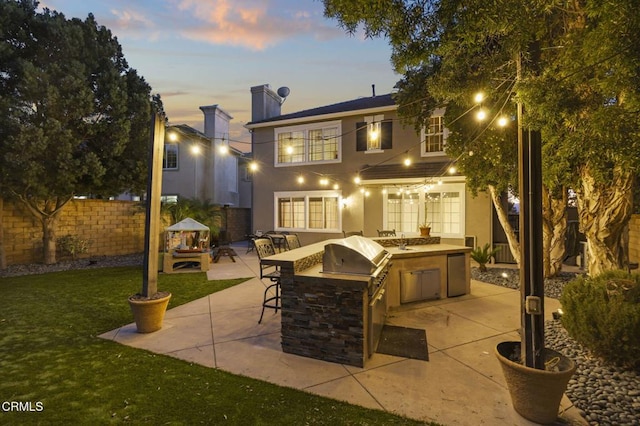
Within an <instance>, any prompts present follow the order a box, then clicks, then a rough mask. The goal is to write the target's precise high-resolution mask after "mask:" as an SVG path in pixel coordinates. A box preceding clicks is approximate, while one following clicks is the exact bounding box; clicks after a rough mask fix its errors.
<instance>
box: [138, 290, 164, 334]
mask: <svg viewBox="0 0 640 426" xmlns="http://www.w3.org/2000/svg"><path fill="white" fill-rule="evenodd" d="M169 299H171V293H169V292H166V291H165V292H159V293H157V294H156V296H155V297H153V298H151V299H146V298H143V297H140V296H138V295H135V296H131V297H129V306H130V307H131V312H132V313H133V319H134V321H135V322H136V327H137V329H138V333H152V332H154V331H157V330H160V329H161V328H162V321H163V320H164V313H165V312H166V311H167V305H169Z"/></svg>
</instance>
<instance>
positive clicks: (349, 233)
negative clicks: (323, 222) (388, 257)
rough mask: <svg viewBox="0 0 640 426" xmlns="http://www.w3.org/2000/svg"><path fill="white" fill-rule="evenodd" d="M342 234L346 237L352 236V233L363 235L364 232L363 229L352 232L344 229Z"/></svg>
mask: <svg viewBox="0 0 640 426" xmlns="http://www.w3.org/2000/svg"><path fill="white" fill-rule="evenodd" d="M342 235H343V236H344V237H345V238H347V237H350V236H352V235H360V236H361V237H362V236H363V233H362V231H350V232H346V231H342Z"/></svg>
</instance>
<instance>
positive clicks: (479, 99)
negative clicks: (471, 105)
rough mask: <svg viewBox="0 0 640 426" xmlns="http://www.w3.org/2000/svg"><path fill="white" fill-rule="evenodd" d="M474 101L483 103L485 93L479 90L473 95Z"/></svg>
mask: <svg viewBox="0 0 640 426" xmlns="http://www.w3.org/2000/svg"><path fill="white" fill-rule="evenodd" d="M473 101H474V102H475V103H477V104H481V103H482V101H484V93H482V92H478V93H476V94H475V95H474V96H473Z"/></svg>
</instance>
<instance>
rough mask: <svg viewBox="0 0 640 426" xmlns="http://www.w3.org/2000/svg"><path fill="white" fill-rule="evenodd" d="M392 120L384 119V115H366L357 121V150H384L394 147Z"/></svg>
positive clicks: (371, 151)
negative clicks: (360, 120)
mask: <svg viewBox="0 0 640 426" xmlns="http://www.w3.org/2000/svg"><path fill="white" fill-rule="evenodd" d="M392 129H393V127H392V122H391V120H386V121H385V120H384V115H374V116H368V117H364V121H362V122H359V123H356V151H364V152H370V153H374V152H382V151H383V150H385V149H391V147H392V141H391V136H392Z"/></svg>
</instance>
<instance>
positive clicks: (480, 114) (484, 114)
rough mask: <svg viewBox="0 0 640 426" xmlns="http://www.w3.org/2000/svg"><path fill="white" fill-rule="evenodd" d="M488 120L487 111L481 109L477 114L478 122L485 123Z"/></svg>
mask: <svg viewBox="0 0 640 426" xmlns="http://www.w3.org/2000/svg"><path fill="white" fill-rule="evenodd" d="M486 118H487V112H486V111H485V110H483V109H481V110H479V111H478V112H477V113H476V119H477V120H478V121H484V120H485V119H486Z"/></svg>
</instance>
